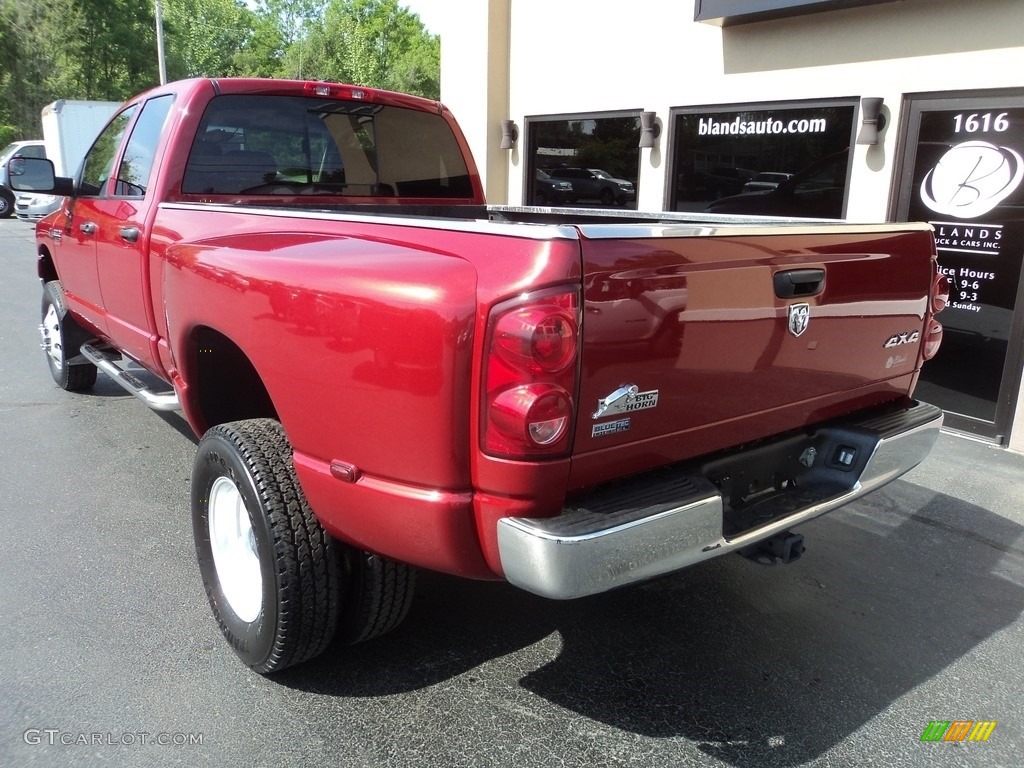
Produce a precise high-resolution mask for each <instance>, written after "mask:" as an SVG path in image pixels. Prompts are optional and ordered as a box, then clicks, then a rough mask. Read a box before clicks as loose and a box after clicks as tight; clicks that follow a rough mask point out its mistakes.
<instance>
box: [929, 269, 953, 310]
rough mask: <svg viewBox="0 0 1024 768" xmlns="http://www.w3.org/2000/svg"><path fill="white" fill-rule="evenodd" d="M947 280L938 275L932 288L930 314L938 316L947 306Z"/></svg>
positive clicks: (943, 276)
mask: <svg viewBox="0 0 1024 768" xmlns="http://www.w3.org/2000/svg"><path fill="white" fill-rule="evenodd" d="M949 288H950V286H949V278H948V277H946V276H945V275H942V274H939V275H936V276H935V283H934V285H933V286H932V314H936V315H937V314H938V313H939V312H941V311H942V310H944V309H945V308H946V305H947V304H949Z"/></svg>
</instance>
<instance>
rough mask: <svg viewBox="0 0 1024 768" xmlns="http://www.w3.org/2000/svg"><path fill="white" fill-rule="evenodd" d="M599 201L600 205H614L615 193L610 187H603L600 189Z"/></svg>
mask: <svg viewBox="0 0 1024 768" xmlns="http://www.w3.org/2000/svg"><path fill="white" fill-rule="evenodd" d="M601 203H602V205H614V204H615V193H614V192H612V190H611V189H609V188H608V187H605V188H604V189H602V190H601Z"/></svg>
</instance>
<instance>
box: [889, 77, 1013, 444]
mask: <svg viewBox="0 0 1024 768" xmlns="http://www.w3.org/2000/svg"><path fill="white" fill-rule="evenodd" d="M906 106H907V108H906V109H904V115H905V117H904V126H903V129H904V130H903V136H904V138H905V141H904V143H903V164H902V172H901V177H900V188H899V196H898V199H897V203H896V206H897V207H896V211H895V218H896V219H897V220H899V221H928V222H931V224H932V225H933V226H934V227H935V237H936V244H937V248H938V254H939V266H940V268H941V269H942V271H943V272H944V273H945V274H946V275H947V276H948V277H949V279H950V282H951V284H952V291H951V293H950V305H949V307H948V308H947V309H946V310H945V311H944V312H943V313H942V314H941V315H940V317H939V320H940V321H941V322H942V325H943V327H944V329H945V334H944V337H943V342H942V348H941V350H940V351H939V354H938V355H937V356H936V357H935V359H933V360H931V361H930V362H929V363H928V364H927V365H925V368H924V372H923V374H922V376H921V381H920V383H919V385H918V389H917V395H918V396H919V397H920V398H921V399H922V400H925V401H928V402H931V403H934V404H935V405H938V406H939V407H941V408H942V409H943V410H945V411H946V413H947V416H946V424H947V426H949V427H951V428H953V429H957V430H960V431H964V432H969V433H971V434H974V435H977V436H979V437H983V438H986V439H989V440H992V441H994V442H998V443H1005V441H1006V437H1007V435H1008V432H1009V427H1010V420H1011V419H1012V416H1013V410H1014V405H1015V403H1016V398H1017V392H1018V389H1019V387H1020V379H1021V365H1022V356H1021V345H1022V338H1024V336H1022V331H1024V328H1022V326H1024V295H1022V286H1021V262H1022V260H1024V93H1010V94H1008V93H1006V92H1001V93H997V94H992V95H985V94H964V95H932V96H911V97H909V98H908V103H907V105H906Z"/></svg>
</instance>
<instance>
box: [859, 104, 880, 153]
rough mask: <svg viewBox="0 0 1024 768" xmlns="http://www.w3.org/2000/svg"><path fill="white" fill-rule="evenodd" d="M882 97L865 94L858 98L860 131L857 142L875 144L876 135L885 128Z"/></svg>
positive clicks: (876, 141)
mask: <svg viewBox="0 0 1024 768" xmlns="http://www.w3.org/2000/svg"><path fill="white" fill-rule="evenodd" d="M883 106H884V105H883V102H882V99H880V98H877V97H873V96H865V97H864V98H863V99H861V100H860V133H858V134H857V143H858V144H877V143H878V137H879V136H880V135H881V133H882V131H884V130H885V115H883V114H882V107H883Z"/></svg>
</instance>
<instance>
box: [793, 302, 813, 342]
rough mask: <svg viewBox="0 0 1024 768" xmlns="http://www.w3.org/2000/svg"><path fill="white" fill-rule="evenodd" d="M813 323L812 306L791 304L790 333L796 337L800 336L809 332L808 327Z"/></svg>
mask: <svg viewBox="0 0 1024 768" xmlns="http://www.w3.org/2000/svg"><path fill="white" fill-rule="evenodd" d="M810 322H811V305H810V304H790V305H789V332H790V333H792V334H793V335H794V336H799V335H800V334H801V333H803V332H804V331H806V330H807V325H808V324H809V323H810Z"/></svg>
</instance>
